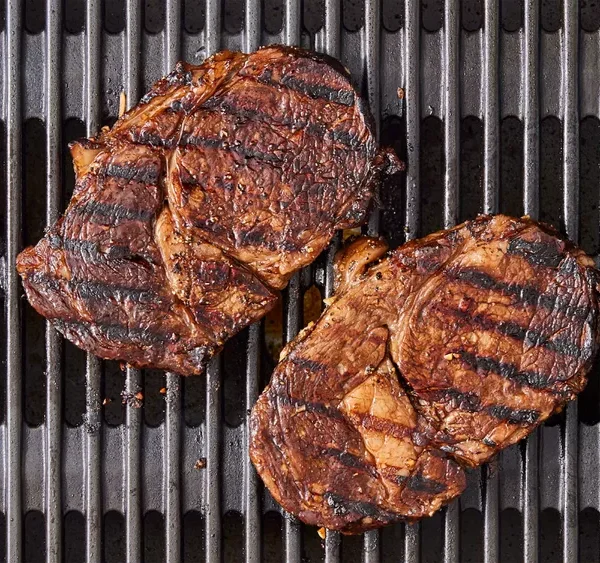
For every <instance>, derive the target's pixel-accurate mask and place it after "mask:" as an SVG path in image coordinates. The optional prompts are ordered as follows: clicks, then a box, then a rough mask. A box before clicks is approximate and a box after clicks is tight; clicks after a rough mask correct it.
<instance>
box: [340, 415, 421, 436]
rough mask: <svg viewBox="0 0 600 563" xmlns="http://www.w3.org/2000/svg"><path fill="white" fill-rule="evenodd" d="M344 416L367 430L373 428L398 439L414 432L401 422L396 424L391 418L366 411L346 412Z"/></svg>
mask: <svg viewBox="0 0 600 563" xmlns="http://www.w3.org/2000/svg"><path fill="white" fill-rule="evenodd" d="M345 416H346V417H347V418H348V419H349V420H351V421H352V422H353V423H354V424H356V425H357V426H362V427H363V428H365V429H367V430H375V431H376V432H381V433H383V434H389V435H390V436H394V438H398V439H399V440H401V439H402V438H406V437H407V436H410V435H411V434H412V433H413V432H414V430H413V429H412V428H409V427H408V426H403V425H402V424H398V423H397V422H394V421H393V420H389V419H387V418H382V417H379V416H373V415H372V414H368V413H366V414H363V413H360V414H359V413H354V412H347V413H345Z"/></svg>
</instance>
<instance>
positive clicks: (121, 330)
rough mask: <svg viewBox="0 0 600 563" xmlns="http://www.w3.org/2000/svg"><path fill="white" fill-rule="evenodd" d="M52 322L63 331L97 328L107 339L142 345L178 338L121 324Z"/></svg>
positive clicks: (161, 342) (52, 320)
mask: <svg viewBox="0 0 600 563" xmlns="http://www.w3.org/2000/svg"><path fill="white" fill-rule="evenodd" d="M50 320H51V322H52V324H53V325H54V326H55V327H56V328H57V329H58V330H60V331H61V332H66V331H69V330H72V331H74V332H77V333H79V334H80V335H81V334H82V333H88V332H90V329H92V330H93V329H96V330H98V332H100V333H101V334H102V335H103V336H104V337H105V338H106V339H107V340H115V341H119V342H126V343H129V342H134V343H139V344H142V345H153V344H169V343H171V342H175V341H176V340H177V336H176V335H175V334H161V333H158V332H154V331H150V330H148V329H140V328H132V327H126V326H123V325H121V324H100V323H87V322H82V321H74V320H65V319H50Z"/></svg>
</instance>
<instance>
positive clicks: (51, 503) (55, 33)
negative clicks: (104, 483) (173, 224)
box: [44, 0, 62, 563]
mask: <svg viewBox="0 0 600 563" xmlns="http://www.w3.org/2000/svg"><path fill="white" fill-rule="evenodd" d="M61 25H62V9H61V6H60V5H57V6H52V2H51V1H50V0H48V1H47V3H46V29H47V30H48V31H47V33H46V49H45V50H46V59H45V79H46V88H45V92H44V97H45V101H46V182H47V194H46V225H47V226H50V225H52V224H53V223H54V221H56V219H57V218H58V215H59V205H60V193H61V184H62V177H61V160H60V147H61V121H62V112H61V109H62V108H61V87H60V80H59V77H60V75H61ZM61 352H62V338H61V337H60V335H59V334H58V332H57V331H56V330H55V329H54V328H53V327H52V326H51V325H50V323H49V322H46V361H47V368H46V376H47V381H46V422H45V429H46V444H45V448H44V450H45V469H46V470H45V476H44V480H45V492H44V494H45V501H46V502H45V514H46V561H47V563H59V562H60V561H62V502H61V500H62V499H61V496H62V495H61V493H62V489H61V475H62V463H61V461H62V460H61V439H62V432H61V425H62V420H61V411H62V370H61V367H62V366H61Z"/></svg>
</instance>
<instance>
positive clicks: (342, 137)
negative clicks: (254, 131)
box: [201, 96, 362, 150]
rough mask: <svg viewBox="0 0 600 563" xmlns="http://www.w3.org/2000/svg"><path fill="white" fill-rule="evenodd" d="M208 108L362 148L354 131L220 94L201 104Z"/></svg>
mask: <svg viewBox="0 0 600 563" xmlns="http://www.w3.org/2000/svg"><path fill="white" fill-rule="evenodd" d="M201 107H202V108H203V109H206V110H211V111H212V110H221V111H222V112H224V113H226V114H227V115H231V116H233V117H239V118H244V119H246V120H248V121H256V122H257V123H265V124H268V125H280V126H282V127H286V128H288V129H290V131H291V132H292V133H295V132H296V131H305V132H308V133H310V134H311V135H314V136H317V137H318V138H324V139H326V138H328V137H330V138H331V139H332V140H333V141H336V142H338V143H339V144H340V145H343V146H344V147H346V148H347V149H351V150H357V149H360V148H361V144H362V143H361V140H360V139H359V138H358V137H357V136H356V135H352V133H350V132H348V131H345V130H343V129H339V128H336V127H331V128H328V127H327V126H325V125H323V124H322V123H311V122H310V120H309V119H304V120H302V121H300V120H297V119H296V120H294V119H292V118H290V117H289V116H287V115H285V114H284V113H281V114H277V115H273V114H270V113H267V112H263V111H260V110H259V109H255V108H253V109H247V108H242V107H240V106H238V105H235V104H233V103H231V102H228V101H225V100H224V99H223V98H220V97H219V96H215V97H213V98H210V99H209V100H207V101H206V102H204V104H202V106H201Z"/></svg>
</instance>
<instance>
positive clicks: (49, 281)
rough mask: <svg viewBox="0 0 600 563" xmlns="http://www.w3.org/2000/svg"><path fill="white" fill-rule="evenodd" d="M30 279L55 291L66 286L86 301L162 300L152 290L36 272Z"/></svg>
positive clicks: (147, 301)
mask: <svg viewBox="0 0 600 563" xmlns="http://www.w3.org/2000/svg"><path fill="white" fill-rule="evenodd" d="M28 279H29V281H30V282H31V283H36V284H40V285H42V286H46V287H47V288H49V289H52V290H54V291H60V289H61V284H64V285H65V286H66V287H67V288H68V289H69V290H70V291H77V294H78V295H79V297H81V298H82V299H86V300H106V299H131V300H133V301H136V302H137V303H154V302H159V300H161V296H160V295H159V294H158V293H157V292H156V291H154V290H152V289H143V288H139V287H126V286H121V285H113V284H108V283H102V282H97V281H89V280H78V279H73V278H71V279H70V280H66V279H60V278H53V277H50V276H48V275H46V274H44V273H43V272H36V273H34V274H33V275H32V276H31V277H30V278H28Z"/></svg>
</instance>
